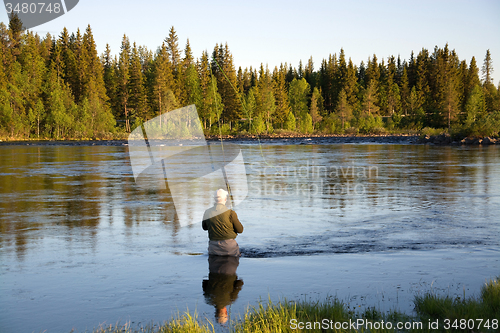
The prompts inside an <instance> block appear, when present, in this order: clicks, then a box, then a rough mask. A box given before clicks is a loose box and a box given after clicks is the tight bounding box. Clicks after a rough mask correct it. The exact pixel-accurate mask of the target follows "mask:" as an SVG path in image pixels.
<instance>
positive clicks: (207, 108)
mask: <svg viewBox="0 0 500 333" xmlns="http://www.w3.org/2000/svg"><path fill="white" fill-rule="evenodd" d="M166 35H167V36H166V38H165V40H164V41H163V43H162V44H161V45H160V46H159V47H158V48H157V49H156V50H149V49H147V48H146V47H144V46H140V45H138V44H136V43H135V42H131V41H130V40H129V38H128V37H127V36H126V35H124V36H123V39H122V41H121V48H120V50H113V51H114V52H115V53H113V51H112V50H111V49H110V47H109V45H107V46H106V49H105V52H104V53H103V54H101V55H99V54H98V52H97V48H96V43H95V41H94V38H93V35H92V29H91V27H90V26H88V27H87V28H86V29H85V31H84V32H83V33H82V31H80V30H77V31H76V32H69V31H67V30H66V29H64V30H63V31H62V32H61V33H60V35H59V36H53V35H50V34H47V35H46V36H43V37H42V36H39V35H37V34H34V33H33V32H30V31H25V30H24V29H23V28H22V23H21V22H20V21H19V19H16V18H15V17H14V18H12V19H11V20H10V23H9V24H8V26H7V25H5V24H4V23H1V24H0V61H1V65H0V139H1V138H4V139H87V138H126V136H127V135H128V133H130V132H131V131H132V130H133V129H134V128H136V127H137V126H140V125H141V124H142V123H144V122H146V121H148V120H150V119H152V118H154V117H156V116H158V115H160V114H163V113H165V112H168V111H171V110H174V109H177V108H180V107H183V106H187V105H191V104H195V105H196V108H197V110H198V113H199V115H200V119H201V121H202V126H203V128H204V131H205V133H206V134H213V135H219V134H249V135H250V134H272V133H290V134H293V133H302V134H312V133H315V134H350V135H355V134H386V133H421V131H423V130H426V129H442V130H443V131H447V132H448V133H453V134H457V135H462V136H495V135H498V131H499V129H500V84H499V85H498V86H495V83H494V82H493V79H492V73H493V64H492V61H491V54H490V52H489V50H484V52H485V54H484V58H483V56H481V58H480V59H476V58H475V57H472V59H460V58H459V55H458V54H457V53H456V52H455V50H453V49H452V48H451V46H449V45H443V46H441V47H438V46H436V47H435V48H434V49H433V50H427V49H424V48H422V49H421V50H419V51H418V53H413V52H412V53H411V54H409V55H407V57H408V58H407V59H401V57H400V56H398V57H394V56H391V57H388V58H387V59H384V58H378V57H377V56H376V55H375V54H373V55H372V56H370V57H369V58H368V59H367V61H366V63H365V62H364V61H363V62H361V63H360V64H354V63H353V62H352V61H351V59H350V58H349V55H348V54H346V53H344V50H343V49H340V50H339V51H338V53H333V54H330V55H327V57H326V58H325V59H322V60H321V61H317V62H316V63H315V62H313V59H312V58H310V59H308V60H307V61H306V62H304V63H302V61H301V62H300V63H299V64H298V66H297V67H294V66H292V65H291V64H286V63H284V64H281V65H280V66H279V67H278V66H276V67H274V68H268V66H265V65H263V64H261V65H260V67H259V68H252V67H250V68H244V69H243V68H241V67H237V65H236V64H235V61H234V59H233V54H232V53H231V51H230V49H229V46H228V45H227V44H224V43H221V44H217V45H215V46H214V48H213V50H211V51H210V53H209V51H204V52H203V53H202V54H201V55H193V53H192V50H191V46H190V44H189V40H187V41H186V42H185V44H184V46H182V45H179V40H178V37H177V33H176V31H175V29H174V27H172V28H171V29H170V31H169V32H168V33H167V34H166ZM138 42H140V41H138ZM235 57H237V55H235Z"/></svg>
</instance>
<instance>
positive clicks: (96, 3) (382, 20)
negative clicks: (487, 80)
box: [0, 0, 500, 85]
mask: <svg viewBox="0 0 500 333" xmlns="http://www.w3.org/2000/svg"><path fill="white" fill-rule="evenodd" d="M26 1H28V0H26ZM29 1H31V0H29ZM37 2H38V0H37ZM0 20H1V21H2V22H4V23H7V22H8V17H7V14H6V11H2V13H1V17H0ZM89 24H90V26H91V28H92V32H93V34H94V38H95V41H96V43H97V48H98V52H99V54H101V53H102V52H103V51H104V49H105V47H106V44H107V43H108V44H109V45H110V47H111V51H112V53H113V54H118V53H119V51H120V45H121V40H122V37H123V35H124V34H126V35H127V36H128V37H129V39H130V41H131V42H132V43H133V42H136V43H137V45H143V46H146V47H147V48H148V49H150V50H152V51H156V49H157V48H158V47H159V46H161V44H162V42H163V40H164V39H165V38H166V37H167V36H168V32H169V29H170V28H171V27H172V26H173V27H174V28H175V30H176V32H177V36H178V37H179V47H180V48H181V49H182V50H183V49H184V47H185V45H186V41H187V39H188V38H189V41H190V44H191V48H192V50H193V55H194V57H195V58H199V57H201V54H202V52H203V51H204V50H207V51H208V52H209V54H211V52H212V51H213V49H214V46H215V44H216V43H219V44H220V43H227V44H228V47H229V50H230V51H231V53H232V54H233V59H234V64H235V66H236V68H238V67H240V66H241V67H242V68H245V67H250V66H253V67H254V68H259V67H260V64H261V63H263V64H264V66H265V65H268V66H269V68H270V69H271V70H272V69H273V68H274V66H279V65H280V64H281V63H285V62H286V63H288V64H289V65H290V64H291V65H292V66H293V67H298V64H299V61H300V60H302V62H303V63H304V64H306V63H307V61H308V59H309V58H310V57H312V58H313V62H314V69H315V70H318V69H319V67H320V64H321V61H322V60H323V59H327V58H328V56H329V55H330V54H334V53H336V54H339V52H340V49H341V48H343V49H344V52H345V54H346V56H347V57H348V58H351V59H352V61H353V62H354V64H356V65H359V64H360V63H361V61H364V62H365V63H366V62H367V60H368V58H369V57H371V56H372V55H373V54H376V55H377V58H378V59H379V61H380V60H381V59H382V58H383V59H385V60H386V63H387V58H388V57H390V56H392V55H394V56H395V57H397V56H398V55H399V56H401V59H403V60H404V59H405V60H408V59H409V58H410V54H411V52H412V51H414V52H415V55H416V54H418V52H419V51H420V50H421V49H422V48H426V49H428V50H429V51H430V52H431V53H432V51H433V49H434V47H435V46H438V47H440V48H443V47H444V46H445V45H446V43H448V46H449V48H450V49H452V50H453V49H454V50H455V51H456V52H457V54H458V56H459V58H460V60H465V61H467V64H469V63H470V60H471V58H472V57H473V56H475V57H476V62H477V64H478V67H479V69H481V67H482V64H483V61H484V57H485V54H486V50H487V49H489V50H490V52H491V55H492V60H493V68H494V73H493V78H494V83H495V85H498V84H499V82H500V1H498V0H488V1H487V0H453V1H452V0H432V1H427V0H419V1H401V0H399V1H393V0H385V1H384V0H382V1H373V0H359V1H347V0H344V1H333V0H325V1H320V0H308V1H295V0H287V1H281V0H267V1H262V0H252V1H235V0H232V1H223V0H212V1H206V0H205V1H189V0H183V1H172V0H161V1H160V0H142V1H129V0H120V1H118V0H105V1H103V0H80V2H79V3H78V5H77V6H76V7H75V8H73V10H71V11H69V12H68V13H66V14H65V15H64V16H62V17H59V18H57V19H55V20H53V21H50V22H47V23H45V24H43V25H40V26H37V27H35V28H33V29H31V30H32V31H34V32H37V33H39V34H40V35H45V34H46V33H47V32H50V33H51V34H52V35H56V36H59V35H60V33H61V31H62V30H63V28H64V27H66V28H67V29H68V30H69V31H70V33H71V32H76V30H77V29H78V28H80V29H81V30H82V32H83V31H84V30H85V29H86V27H87V25H89Z"/></svg>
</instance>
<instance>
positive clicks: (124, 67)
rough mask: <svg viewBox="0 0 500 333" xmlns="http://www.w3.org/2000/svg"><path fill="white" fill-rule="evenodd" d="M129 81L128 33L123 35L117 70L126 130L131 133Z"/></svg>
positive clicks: (118, 89)
mask: <svg viewBox="0 0 500 333" xmlns="http://www.w3.org/2000/svg"><path fill="white" fill-rule="evenodd" d="M129 81H130V42H129V40H128V37H127V36H126V35H123V39H122V46H121V51H120V58H119V60H118V70H117V83H118V85H117V95H118V96H119V101H120V108H121V110H122V111H123V113H121V115H123V116H124V117H125V130H126V131H127V132H129V133H130V131H131V129H130V119H129V109H128V106H129V98H130V92H129Z"/></svg>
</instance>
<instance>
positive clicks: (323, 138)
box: [0, 135, 419, 146]
mask: <svg viewBox="0 0 500 333" xmlns="http://www.w3.org/2000/svg"><path fill="white" fill-rule="evenodd" d="M418 139H419V136H417V135H364V136H349V135H262V136H255V135H223V136H222V140H223V141H225V142H233V143H238V142H242V143H252V142H255V143H258V142H260V143H284V144H306V143H307V144H342V143H360V144H366V143H375V144H377V143H380V144H415V143H418ZM206 140H207V141H208V142H214V143H216V142H218V141H220V140H221V137H219V136H207V137H206ZM10 145H21V146H22V145H24V146H126V145H128V140H26V141H1V142H0V146H10Z"/></svg>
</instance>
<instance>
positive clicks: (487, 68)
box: [482, 49, 493, 85]
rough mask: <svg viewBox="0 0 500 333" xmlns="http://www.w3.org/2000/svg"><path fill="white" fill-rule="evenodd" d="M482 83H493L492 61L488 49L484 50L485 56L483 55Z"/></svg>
mask: <svg viewBox="0 0 500 333" xmlns="http://www.w3.org/2000/svg"><path fill="white" fill-rule="evenodd" d="M482 73H483V85H488V84H493V62H492V60H491V53H490V50H489V49H488V50H486V56H485V57H484V62H483V67H482Z"/></svg>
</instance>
